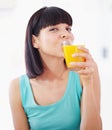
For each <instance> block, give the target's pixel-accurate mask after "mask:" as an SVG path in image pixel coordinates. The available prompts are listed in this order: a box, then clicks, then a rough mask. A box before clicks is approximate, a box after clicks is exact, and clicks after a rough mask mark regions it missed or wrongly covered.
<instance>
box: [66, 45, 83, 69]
mask: <svg viewBox="0 0 112 130" xmlns="http://www.w3.org/2000/svg"><path fill="white" fill-rule="evenodd" d="M78 46H79V45H63V51H64V58H65V62H66V65H67V67H68V68H70V62H84V61H85V59H84V57H80V56H77V57H72V54H74V53H77V52H78V53H80V52H83V51H82V50H79V49H78ZM80 46H83V45H80Z"/></svg>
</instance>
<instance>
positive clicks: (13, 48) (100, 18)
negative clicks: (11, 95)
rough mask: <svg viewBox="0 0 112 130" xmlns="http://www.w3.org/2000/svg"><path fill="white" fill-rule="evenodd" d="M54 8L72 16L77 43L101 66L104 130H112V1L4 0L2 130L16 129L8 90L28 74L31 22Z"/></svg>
mask: <svg viewBox="0 0 112 130" xmlns="http://www.w3.org/2000/svg"><path fill="white" fill-rule="evenodd" d="M50 5H53V6H59V7H62V8H64V9H65V10H67V11H68V12H69V13H70V14H71V15H72V17H73V20H74V26H73V33H74V35H75V42H76V43H77V42H78V43H79V42H81V43H85V44H86V46H87V47H88V48H89V49H90V51H91V53H92V54H93V57H94V58H95V60H96V61H97V63H98V66H99V72H100V79H101V116H102V121H103V130H112V125H111V124H112V123H111V122H112V114H111V110H112V102H111V99H112V94H111V81H112V76H111V73H112V69H111V65H112V56H111V54H112V52H111V50H112V36H111V34H112V24H111V23H112V0H38V1H37V0H0V86H1V89H0V90H1V91H0V122H1V123H0V124H1V125H0V129H2V130H12V129H13V124H12V118H11V113H10V107H9V99H8V88H9V83H10V80H11V79H13V78H14V77H17V76H19V75H20V74H22V73H24V72H25V67H24V38H25V29H26V25H27V22H28V20H29V18H30V16H31V15H32V14H33V13H34V12H35V11H36V10H38V9H39V8H40V7H43V6H50ZM103 52H104V53H103ZM103 56H104V57H103Z"/></svg>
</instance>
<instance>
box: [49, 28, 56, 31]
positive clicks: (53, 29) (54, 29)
mask: <svg viewBox="0 0 112 130" xmlns="http://www.w3.org/2000/svg"><path fill="white" fill-rule="evenodd" d="M57 30H58V28H50V29H49V31H57Z"/></svg>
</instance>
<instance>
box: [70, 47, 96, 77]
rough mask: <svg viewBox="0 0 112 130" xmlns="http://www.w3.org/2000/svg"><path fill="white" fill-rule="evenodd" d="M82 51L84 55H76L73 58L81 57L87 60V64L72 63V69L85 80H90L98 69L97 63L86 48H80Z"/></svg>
mask: <svg viewBox="0 0 112 130" xmlns="http://www.w3.org/2000/svg"><path fill="white" fill-rule="evenodd" d="M79 49H80V50H82V51H83V52H82V53H75V54H73V55H72V56H73V57H77V56H81V57H84V58H85V62H71V63H70V65H71V68H72V70H74V71H76V72H77V73H79V74H80V76H81V77H82V79H83V80H90V79H91V78H92V76H93V74H94V71H95V69H96V63H95V61H94V60H93V58H92V56H91V54H90V52H89V50H88V49H87V48H85V47H81V46H80V47H79Z"/></svg>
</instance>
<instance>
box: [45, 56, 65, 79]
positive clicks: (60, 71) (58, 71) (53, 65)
mask: <svg viewBox="0 0 112 130" xmlns="http://www.w3.org/2000/svg"><path fill="white" fill-rule="evenodd" d="M66 70H67V69H66V66H65V64H64V61H63V58H62V59H59V58H57V59H53V60H49V61H44V73H43V76H46V77H48V78H52V79H53V78H57V79H58V78H62V77H63V75H64V72H66Z"/></svg>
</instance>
